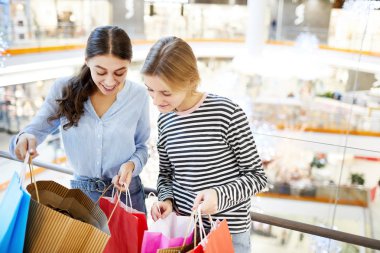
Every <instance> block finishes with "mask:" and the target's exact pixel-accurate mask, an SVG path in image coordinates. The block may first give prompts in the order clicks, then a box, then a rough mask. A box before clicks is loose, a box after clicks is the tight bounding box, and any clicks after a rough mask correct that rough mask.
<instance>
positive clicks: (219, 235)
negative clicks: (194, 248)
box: [198, 219, 234, 253]
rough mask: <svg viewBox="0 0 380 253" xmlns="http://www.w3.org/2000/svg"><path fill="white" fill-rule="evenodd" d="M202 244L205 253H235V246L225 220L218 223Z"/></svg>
mask: <svg viewBox="0 0 380 253" xmlns="http://www.w3.org/2000/svg"><path fill="white" fill-rule="evenodd" d="M200 244H201V245H202V248H203V252H204V253H219V252H223V253H233V252H234V246H233V244H232V238H231V234H230V230H229V229H228V225H227V221H226V220H225V219H224V220H223V221H221V222H216V224H215V225H214V226H213V227H212V228H211V231H210V233H208V235H207V236H206V239H204V240H203V241H201V243H200ZM198 250H200V249H198Z"/></svg>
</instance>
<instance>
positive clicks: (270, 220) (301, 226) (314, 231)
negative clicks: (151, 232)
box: [0, 151, 380, 250]
mask: <svg viewBox="0 0 380 253" xmlns="http://www.w3.org/2000/svg"><path fill="white" fill-rule="evenodd" d="M0 157H1V158H6V159H10V160H14V161H18V162H22V161H19V160H17V159H14V158H13V157H11V156H10V155H9V153H7V152H4V151H0ZM33 164H34V165H36V166H39V167H43V168H46V169H49V170H53V171H57V172H61V173H65V174H73V172H72V171H71V170H69V169H67V168H64V167H62V166H59V165H55V164H51V163H45V162H40V161H33ZM144 191H145V194H149V193H150V192H153V193H155V194H157V191H156V189H152V188H147V187H145V188H144ZM251 220H252V221H256V222H261V223H265V224H269V225H273V226H277V227H282V228H286V229H290V230H295V231H299V232H303V233H307V234H310V235H316V236H321V237H324V238H328V239H333V240H336V241H341V242H345V243H349V244H354V245H357V246H363V247H366V248H369V249H375V250H380V240H376V239H372V238H369V237H364V236H359V235H354V234H351V233H346V232H341V231H337V230H333V229H329V228H323V227H319V226H315V225H310V224H306V223H302V222H297V221H292V220H288V219H283V218H279V217H275V216H271V215H266V214H261V213H257V212H251Z"/></svg>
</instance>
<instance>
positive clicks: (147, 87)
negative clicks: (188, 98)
mask: <svg viewBox="0 0 380 253" xmlns="http://www.w3.org/2000/svg"><path fill="white" fill-rule="evenodd" d="M144 84H145V86H146V87H147V88H148V89H151V90H152V88H150V87H149V86H148V85H146V83H144ZM159 92H169V93H171V91H168V90H159Z"/></svg>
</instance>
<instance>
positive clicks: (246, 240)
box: [231, 230, 251, 253]
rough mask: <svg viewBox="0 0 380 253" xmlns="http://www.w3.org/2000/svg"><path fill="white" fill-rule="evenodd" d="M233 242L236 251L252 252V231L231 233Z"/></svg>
mask: <svg viewBox="0 0 380 253" xmlns="http://www.w3.org/2000/svg"><path fill="white" fill-rule="evenodd" d="M231 236H232V243H233V245H234V250H235V252H236V253H251V231H250V230H247V231H246V232H243V233H239V234H231Z"/></svg>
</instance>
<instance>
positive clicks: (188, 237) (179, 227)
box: [141, 212, 194, 253]
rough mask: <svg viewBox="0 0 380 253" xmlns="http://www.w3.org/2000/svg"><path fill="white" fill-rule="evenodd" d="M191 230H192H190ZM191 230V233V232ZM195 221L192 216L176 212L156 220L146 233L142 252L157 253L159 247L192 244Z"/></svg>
mask: <svg viewBox="0 0 380 253" xmlns="http://www.w3.org/2000/svg"><path fill="white" fill-rule="evenodd" d="M190 231H191V232H190ZM189 232H190V233H189ZM193 233H194V222H193V219H192V217H191V216H177V215H176V214H175V213H174V212H172V213H171V214H169V216H168V217H166V218H165V219H159V220H157V221H156V222H154V223H153V224H152V225H151V226H150V228H148V230H147V231H145V233H144V239H143V242H142V248H141V253H156V252H157V250H158V249H164V248H171V247H178V246H182V245H183V242H184V240H185V244H186V245H187V244H190V243H192V241H193Z"/></svg>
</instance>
